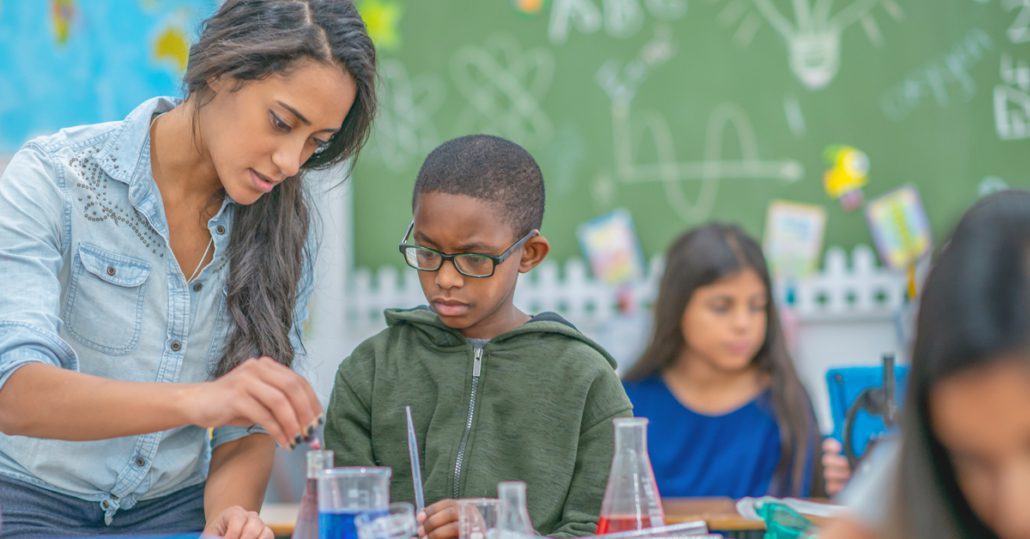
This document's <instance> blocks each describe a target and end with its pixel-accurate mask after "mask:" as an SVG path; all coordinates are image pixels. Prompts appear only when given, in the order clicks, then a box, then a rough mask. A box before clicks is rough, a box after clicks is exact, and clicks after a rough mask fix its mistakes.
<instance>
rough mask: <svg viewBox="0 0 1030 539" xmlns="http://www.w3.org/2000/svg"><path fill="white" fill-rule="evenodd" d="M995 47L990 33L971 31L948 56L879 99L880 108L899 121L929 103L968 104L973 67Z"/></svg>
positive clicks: (972, 89) (972, 92)
mask: <svg viewBox="0 0 1030 539" xmlns="http://www.w3.org/2000/svg"><path fill="white" fill-rule="evenodd" d="M993 48H994V42H993V40H992V39H991V36H989V35H988V34H987V32H984V31H983V30H981V29H979V28H974V29H972V30H970V31H969V32H968V33H967V34H966V35H965V37H963V38H962V40H961V41H959V42H958V43H956V44H955V45H954V46H952V47H951V49H949V50H948V52H947V53H946V54H944V55H943V56H941V57H940V58H936V59H934V60H931V61H929V62H927V63H926V64H924V65H921V66H919V67H918V68H916V69H914V70H913V71H912V72H911V73H909V74H908V75H906V76H905V78H904V80H902V81H901V82H899V83H898V84H895V85H893V86H891V87H890V88H888V89H887V90H886V91H885V92H884V93H883V95H882V96H880V109H881V110H882V111H883V113H884V115H885V116H887V118H889V119H891V120H894V121H900V120H902V119H904V118H905V117H906V116H908V115H909V113H911V112H912V111H913V110H915V109H916V108H917V107H918V106H919V105H921V104H922V103H924V102H927V101H932V102H934V103H936V104H937V106H938V107H942V108H943V107H947V106H949V105H951V104H952V103H953V102H954V101H955V100H956V99H957V100H958V101H960V102H966V101H969V100H970V99H972V98H973V96H974V95H975V94H976V83H975V82H974V80H973V68H974V67H975V66H976V64H978V63H979V62H980V60H982V59H983V58H984V56H986V54H987V51H989V50H991V49H993Z"/></svg>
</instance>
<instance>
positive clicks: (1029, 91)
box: [994, 54, 1030, 140]
mask: <svg viewBox="0 0 1030 539" xmlns="http://www.w3.org/2000/svg"><path fill="white" fill-rule="evenodd" d="M1001 81H1002V83H1001V84H999V85H998V86H995V87H994V127H995V131H996V132H997V133H998V138H1000V139H1001V140H1022V139H1027V138H1030V66H1028V65H1027V63H1026V62H1023V61H1016V60H1013V59H1012V57H1011V56H1009V55H1007V54H1005V55H1002V57H1001Z"/></svg>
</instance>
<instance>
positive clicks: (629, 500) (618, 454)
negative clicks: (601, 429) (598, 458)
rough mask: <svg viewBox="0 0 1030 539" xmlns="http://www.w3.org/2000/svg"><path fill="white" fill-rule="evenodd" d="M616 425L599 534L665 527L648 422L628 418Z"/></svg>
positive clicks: (618, 421)
mask: <svg viewBox="0 0 1030 539" xmlns="http://www.w3.org/2000/svg"><path fill="white" fill-rule="evenodd" d="M613 423H614V424H615V456H614V457H613V458H612V468H611V471H610V472H609V474H608V486H607V487H606V488H605V491H604V501H603V502H602V503H601V518H600V519H599V520H598V522H597V534H598V535H603V534H606V533H616V532H622V531H629V530H642V529H644V528H653V527H657V526H664V525H665V512H664V511H663V510H662V500H661V498H660V497H659V495H658V484H657V483H655V480H654V471H653V470H652V469H651V459H650V458H649V457H648V456H647V419H646V418H643V417H626V418H618V419H615V420H613Z"/></svg>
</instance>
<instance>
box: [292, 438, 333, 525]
mask: <svg viewBox="0 0 1030 539" xmlns="http://www.w3.org/2000/svg"><path fill="white" fill-rule="evenodd" d="M306 457H307V459H308V471H307V481H305V483H304V496H302V497H301V499H300V508H299V509H298V510H297V524H296V525H295V526H294V527H293V535H291V536H290V537H292V539H318V474H319V473H321V472H322V470H328V469H329V468H332V467H333V452H332V451H329V450H328V449H312V450H310V451H308V452H307V455H306Z"/></svg>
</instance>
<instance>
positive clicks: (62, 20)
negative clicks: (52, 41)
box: [50, 0, 75, 45]
mask: <svg viewBox="0 0 1030 539" xmlns="http://www.w3.org/2000/svg"><path fill="white" fill-rule="evenodd" d="M50 18H51V20H52V21H53V23H54V37H55V38H56V39H57V44H58V45H64V44H65V43H68V38H69V37H70V36H71V28H72V22H73V20H74V19H75V0H51V2H50Z"/></svg>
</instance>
